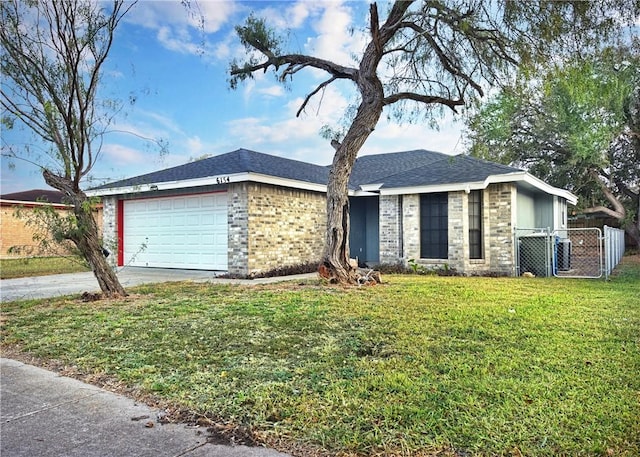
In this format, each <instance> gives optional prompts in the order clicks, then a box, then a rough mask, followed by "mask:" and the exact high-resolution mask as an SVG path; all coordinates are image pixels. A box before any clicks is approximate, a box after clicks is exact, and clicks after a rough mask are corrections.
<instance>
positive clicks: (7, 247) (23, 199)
mask: <svg viewBox="0 0 640 457" xmlns="http://www.w3.org/2000/svg"><path fill="white" fill-rule="evenodd" d="M45 205H50V206H51V207H52V208H53V209H54V210H55V211H59V212H60V213H61V214H66V213H67V212H68V211H69V210H68V207H67V205H65V204H63V203H62V193H61V192H58V191H54V190H41V189H35V190H28V191H24V192H15V193H11V194H4V195H2V198H0V257H2V258H23V257H36V256H57V255H66V254H67V252H66V251H65V249H64V248H63V247H62V246H59V245H55V244H52V248H51V249H48V250H47V251H46V252H43V251H42V249H41V247H40V245H39V243H38V242H37V241H35V240H34V236H35V235H36V234H37V232H38V230H37V229H36V227H34V226H33V225H32V224H29V223H27V221H29V220H30V219H32V218H33V214H34V212H35V211H36V208H39V207H43V206H45ZM94 217H95V218H96V222H97V223H98V229H99V230H102V221H103V216H102V206H101V205H97V206H96V207H95V208H94ZM38 236H41V234H38ZM45 236H46V235H45ZM49 239H50V238H49Z"/></svg>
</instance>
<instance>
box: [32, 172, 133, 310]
mask: <svg viewBox="0 0 640 457" xmlns="http://www.w3.org/2000/svg"><path fill="white" fill-rule="evenodd" d="M42 175H43V176H44V180H45V182H46V183H47V184H49V185H50V186H51V187H53V188H54V189H58V190H59V191H61V192H62V193H64V195H66V196H67V198H69V199H70V200H71V201H70V202H69V203H70V204H71V205H73V213H74V215H75V216H76V220H77V221H76V228H75V230H74V231H73V232H72V233H69V234H67V237H68V239H70V240H71V241H73V243H74V244H75V245H76V247H77V248H78V250H79V251H80V253H81V254H82V256H83V257H84V258H85V260H86V261H87V262H88V263H89V266H90V267H91V270H92V271H93V274H94V275H95V277H96V280H97V281H98V285H99V286H100V290H101V291H102V294H103V295H104V296H105V297H110V298H113V297H122V296H125V295H127V293H126V291H125V290H124V288H123V287H122V285H121V284H120V280H119V279H118V276H116V273H115V272H114V271H113V269H112V268H111V266H110V265H109V263H108V262H107V259H106V258H105V256H104V254H103V251H102V245H101V244H100V237H99V236H98V225H97V224H96V221H95V219H94V218H93V214H92V213H91V207H90V205H89V199H88V198H87V196H86V195H85V193H84V192H82V191H81V190H75V189H74V186H73V183H72V181H71V180H69V179H66V178H63V177H61V176H57V175H55V174H53V173H51V172H50V171H48V170H44V171H43V173H42Z"/></svg>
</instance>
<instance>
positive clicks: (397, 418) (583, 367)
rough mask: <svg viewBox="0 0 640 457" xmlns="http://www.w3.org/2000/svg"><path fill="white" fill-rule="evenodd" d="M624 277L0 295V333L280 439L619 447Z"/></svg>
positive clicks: (639, 440) (9, 346) (633, 422)
mask: <svg viewBox="0 0 640 457" xmlns="http://www.w3.org/2000/svg"><path fill="white" fill-rule="evenodd" d="M639 286H640V262H639V261H637V260H636V262H635V263H633V262H631V261H629V258H625V261H624V262H623V265H622V266H621V267H619V272H618V274H616V275H615V276H613V279H612V280H611V281H603V280H579V279H557V278H530V279H523V278H483V277H467V278H460V277H440V276H418V275H387V276H385V284H382V285H378V286H375V287H353V288H340V287H329V286H326V285H321V284H320V283H319V282H317V281H306V282H304V283H300V284H298V283H279V284H274V285H269V286H254V287H241V286H231V285H214V284H193V283H172V284H165V285H158V286H142V287H139V288H137V289H135V290H131V291H130V292H133V294H132V295H131V296H129V297H127V298H125V299H121V300H114V301H104V302H96V303H93V304H91V305H88V304H86V303H82V302H80V301H79V300H77V299H74V298H62V299H55V300H51V299H49V300H45V301H26V302H14V303H6V304H5V303H3V307H2V322H3V326H2V345H3V351H4V352H5V354H6V353H7V351H14V352H13V354H14V355H15V356H16V357H18V356H19V355H20V354H21V355H22V356H23V357H27V356H28V357H36V358H38V359H39V360H40V361H41V362H43V363H49V366H54V365H56V364H57V366H58V367H61V368H63V369H64V373H66V374H70V373H71V374H75V375H77V376H80V377H84V378H85V379H88V380H90V381H93V382H100V383H106V384H108V385H109V386H119V387H120V388H121V389H122V390H123V391H125V392H127V393H129V394H132V392H135V393H136V395H137V396H138V398H140V399H143V400H146V401H148V402H152V403H155V404H157V405H160V406H162V407H164V408H166V410H167V411H169V412H171V414H172V416H170V417H173V418H177V419H189V420H192V421H196V422H198V423H199V424H201V425H205V426H207V427H208V428H209V430H210V431H211V432H214V433H216V434H217V435H218V436H222V437H226V438H227V439H230V438H234V439H235V440H236V442H258V443H266V444H268V445H270V446H272V447H276V448H278V449H282V450H285V451H291V452H293V453H294V454H296V455H314V454H318V455H321V454H322V455H326V454H323V453H328V454H331V455H333V454H339V455H407V456H432V455H449V456H461V455H464V456H498V455H526V456H534V457H536V456H549V457H550V456H574V455H584V456H600V455H607V456H628V457H631V456H635V455H640V425H639V423H638V420H637V418H638V417H639V416H640V404H639V403H638V392H639V391H640V378H638V373H639V372H640V346H639V345H638V342H639V341H638V335H640V308H639V307H638V299H637V291H638V287H639ZM15 351H19V353H16V352H15ZM52 361H53V362H52Z"/></svg>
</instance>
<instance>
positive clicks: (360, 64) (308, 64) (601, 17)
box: [230, 0, 637, 282]
mask: <svg viewBox="0 0 640 457" xmlns="http://www.w3.org/2000/svg"><path fill="white" fill-rule="evenodd" d="M616 5H620V8H621V9H625V8H626V9H627V10H625V11H621V10H618V11H613V9H615V8H616ZM625 5H626V6H625ZM636 7H637V5H629V4H625V2H611V1H609V0H601V1H599V2H548V1H540V2H510V1H502V0H497V1H495V2H489V1H486V0H451V1H442V0H434V1H421V2H418V1H395V2H393V3H392V4H391V5H390V8H389V10H388V11H387V13H386V18H385V19H384V20H381V14H380V11H379V9H378V6H377V5H376V4H375V3H373V4H371V5H370V8H369V21H368V24H369V25H368V33H367V40H366V41H367V43H366V46H365V47H364V49H363V51H362V53H361V54H360V55H359V56H358V61H357V62H356V64H355V65H354V66H348V65H341V64H338V63H336V62H332V61H328V60H325V59H322V58H319V57H316V56H312V55H303V54H297V53H289V52H286V50H285V49H284V46H285V42H284V40H283V39H282V38H281V37H279V36H278V35H277V34H276V33H275V32H274V31H273V30H272V29H271V28H270V27H269V24H268V22H267V21H266V20H264V19H261V18H258V17H256V16H253V15H252V16H250V17H249V18H248V19H247V21H246V23H245V24H244V25H243V26H238V27H237V28H236V31H237V33H238V35H239V37H240V40H241V42H242V44H243V45H244V46H245V48H246V51H247V58H246V60H244V61H243V62H238V61H234V62H232V64H231V69H230V74H231V78H230V85H231V87H232V88H235V87H237V85H238V83H240V82H242V81H244V80H245V79H247V78H251V77H252V76H253V74H254V73H255V72H267V71H269V70H271V71H273V73H274V74H275V76H276V77H277V78H278V80H279V81H281V82H286V81H287V80H289V79H291V78H293V77H294V76H295V75H296V74H298V73H299V72H300V71H301V70H304V69H309V68H311V69H316V70H322V71H324V72H326V73H327V79H326V80H325V81H323V82H321V83H320V84H318V86H317V87H316V88H315V89H314V90H312V91H311V92H310V93H309V94H308V96H307V97H306V98H305V100H304V102H303V103H302V106H301V108H300V111H299V112H298V114H299V113H300V112H301V111H302V110H303V109H304V108H305V106H306V105H307V103H308V101H309V99H310V98H311V97H313V96H314V95H317V94H318V93H321V91H322V90H323V89H324V88H326V87H327V86H328V85H330V84H332V83H334V82H336V81H339V80H346V81H350V82H352V83H353V85H354V87H355V89H356V93H357V96H358V100H357V102H356V106H355V107H354V108H355V109H354V110H353V113H354V114H353V116H352V117H351V118H350V119H349V122H350V124H349V126H348V128H347V129H346V132H345V133H344V135H343V136H341V137H339V138H333V139H332V145H333V146H334V148H335V155H334V159H333V164H332V167H331V173H330V175H329V182H328V184H327V232H326V243H325V251H324V255H323V263H324V265H325V266H326V267H327V268H328V269H329V270H330V271H331V274H332V276H333V277H334V278H335V279H336V280H337V281H339V282H353V280H354V271H353V269H352V268H351V267H350V263H349V245H348V242H349V241H348V240H349V199H348V182H349V177H350V175H351V170H352V167H353V164H354V162H355V160H356V157H357V155H358V152H359V151H360V148H361V147H362V146H363V144H364V143H365V141H366V140H367V138H368V137H369V135H371V132H373V130H374V129H375V127H376V125H377V123H378V120H379V119H380V116H381V115H382V113H383V110H385V108H387V109H392V110H393V114H394V115H396V116H397V118H399V119H401V120H402V119H407V118H415V117H416V116H419V115H420V114H424V115H426V117H427V118H431V119H433V116H436V115H438V114H439V113H440V112H441V110H439V109H437V108H445V109H450V110H452V111H454V112H457V110H458V108H459V107H462V106H464V105H465V104H467V103H469V102H470V101H471V100H472V99H474V98H476V97H480V96H482V95H483V94H484V89H483V87H486V86H491V85H495V84H498V83H500V82H501V81H504V80H506V79H508V77H509V74H510V70H511V68H512V66H514V65H516V64H518V63H519V62H521V61H534V60H537V59H540V58H542V57H543V56H546V57H549V56H551V55H553V54H554V53H555V55H562V54H563V53H564V52H566V51H567V50H574V49H576V48H577V47H579V46H589V45H592V44H593V43H594V42H596V41H597V40H598V39H601V38H602V37H603V36H606V35H607V33H608V32H611V31H612V30H614V29H616V27H617V26H619V23H618V22H617V21H619V20H620V19H621V18H629V17H633V14H635V12H634V13H632V14H631V15H629V14H628V13H629V11H628V10H633V9H634V8H636ZM594 21H595V22H594ZM557 38H563V39H562V40H558V39H557ZM539 61H543V60H539Z"/></svg>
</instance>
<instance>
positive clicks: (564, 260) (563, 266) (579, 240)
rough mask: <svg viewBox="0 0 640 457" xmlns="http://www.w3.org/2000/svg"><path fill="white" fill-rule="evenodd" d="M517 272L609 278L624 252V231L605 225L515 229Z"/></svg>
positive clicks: (566, 276) (538, 274)
mask: <svg viewBox="0 0 640 457" xmlns="http://www.w3.org/2000/svg"><path fill="white" fill-rule="evenodd" d="M514 241H515V247H516V273H517V274H518V275H522V274H523V273H530V274H532V275H534V276H556V277H562V278H601V277H603V276H604V277H605V278H608V277H609V275H610V274H611V272H612V271H613V269H614V268H615V267H616V265H618V263H619V262H620V260H621V259H622V256H623V254H624V231H623V230H620V229H615V228H611V227H607V226H605V227H604V234H603V232H602V231H601V230H600V229H598V228H578V229H562V230H550V229H548V228H546V229H540V228H533V229H523V228H517V229H515V230H514Z"/></svg>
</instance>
